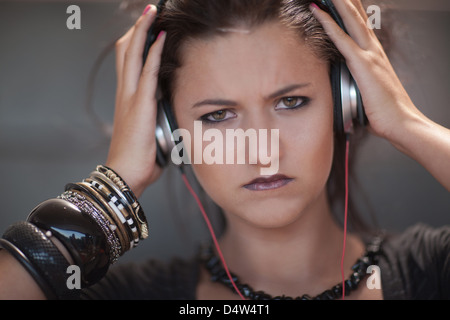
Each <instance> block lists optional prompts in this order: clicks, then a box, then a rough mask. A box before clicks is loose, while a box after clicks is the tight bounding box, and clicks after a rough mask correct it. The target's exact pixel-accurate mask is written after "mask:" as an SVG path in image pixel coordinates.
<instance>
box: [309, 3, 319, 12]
mask: <svg viewBox="0 0 450 320" xmlns="http://www.w3.org/2000/svg"><path fill="white" fill-rule="evenodd" d="M311 7H313V8H314V9H317V10H320V8H319V6H318V5H317V4H315V3H314V2H311Z"/></svg>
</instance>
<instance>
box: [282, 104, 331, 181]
mask: <svg viewBox="0 0 450 320" xmlns="http://www.w3.org/2000/svg"><path fill="white" fill-rule="evenodd" d="M316 107H319V106H316ZM317 109H318V110H317V112H314V113H313V114H311V116H308V118H307V119H306V118H305V119H301V118H300V119H296V120H298V121H296V122H295V123H292V124H290V125H289V126H287V127H286V130H285V131H286V136H285V137H284V139H282V141H284V143H283V148H284V152H283V154H284V156H285V158H286V159H285V161H286V164H287V165H288V166H289V168H290V169H291V170H295V171H296V172H298V173H299V175H301V176H302V177H303V179H304V181H305V182H306V183H309V184H310V185H311V186H312V185H316V186H317V187H318V188H319V187H321V186H323V185H324V184H325V183H326V181H327V179H328V176H329V174H330V170H331V165H332V161H333V152H334V132H333V113H332V103H329V102H327V103H325V104H323V107H320V108H317Z"/></svg>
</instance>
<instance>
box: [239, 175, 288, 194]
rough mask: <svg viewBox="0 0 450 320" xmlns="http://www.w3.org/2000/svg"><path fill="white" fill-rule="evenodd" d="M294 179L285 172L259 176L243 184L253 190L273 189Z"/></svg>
mask: <svg viewBox="0 0 450 320" xmlns="http://www.w3.org/2000/svg"><path fill="white" fill-rule="evenodd" d="M292 180H294V179H293V178H290V177H287V176H285V175H283V174H276V175H273V176H270V177H258V178H256V179H253V180H252V181H250V182H249V183H247V184H245V185H243V187H244V188H246V189H248V190H253V191H264V190H272V189H278V188H281V187H283V186H285V185H286V184H288V183H289V182H291V181H292Z"/></svg>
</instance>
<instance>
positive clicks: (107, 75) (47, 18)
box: [0, 1, 450, 261]
mask: <svg viewBox="0 0 450 320" xmlns="http://www.w3.org/2000/svg"><path fill="white" fill-rule="evenodd" d="M421 2H422V3H423V2H424V1H409V3H410V4H414V5H413V10H406V9H405V8H406V6H405V4H406V3H407V2H406V1H398V2H395V7H396V8H394V10H391V11H390V14H386V15H385V16H384V15H383V17H386V18H387V17H389V18H390V19H393V20H394V22H395V27H389V28H390V30H389V31H392V32H393V34H394V37H395V38H394V41H393V43H394V45H393V47H392V50H393V51H394V52H395V54H394V53H393V60H392V61H393V64H394V66H395V68H396V69H397V70H398V72H399V74H400V76H401V78H402V80H403V82H404V84H405V86H406V88H407V90H408V92H409V93H410V95H411V97H412V98H413V100H414V102H415V103H416V104H417V106H418V107H419V108H420V109H421V111H422V112H424V113H425V114H426V115H427V116H429V117H430V118H431V119H433V120H435V121H437V122H439V123H440V124H442V125H444V126H446V127H450V108H449V101H450V91H449V83H450V65H449V58H448V57H449V56H450V38H449V37H448V32H449V30H450V11H449V6H448V1H447V2H443V1H426V3H427V6H426V7H425V6H423V5H421V4H420V3H421ZM386 3H387V4H388V6H389V5H390V4H391V3H392V2H389V1H386ZM69 4H78V5H79V6H80V8H81V14H82V29H81V30H68V29H67V28H66V19H67V17H68V15H67V14H66V8H67V6H68V5H69ZM141 7H142V8H143V6H141ZM141 7H139V8H140V10H142V8H141ZM399 9H400V11H399ZM383 17H382V18H383ZM132 21H133V20H132V19H130V16H129V15H127V14H124V13H123V12H121V11H120V10H119V3H118V2H115V1H109V2H108V1H101V2H95V1H88V2H87V1H85V2H80V1H53V2H45V1H42V2H36V1H29V2H24V1H20V2H18V1H9V2H5V1H2V2H0V46H1V50H0V68H1V69H0V70H1V72H0V178H1V180H0V198H1V206H0V230H1V231H0V232H3V230H4V229H6V227H7V226H8V225H10V224H11V223H13V222H15V221H18V220H23V219H25V218H26V216H27V214H28V213H29V212H30V210H32V209H33V207H34V206H35V205H37V204H38V203H39V202H41V201H43V200H45V199H48V198H52V197H55V196H57V195H59V194H60V193H61V192H63V188H64V185H65V183H67V182H76V181H81V180H82V179H83V178H85V177H87V176H88V175H89V173H90V171H92V170H93V169H94V168H95V166H96V165H97V164H101V163H104V162H105V160H106V155H107V151H108V144H109V137H108V135H105V134H103V133H102V132H101V131H100V130H99V129H98V126H97V125H96V124H95V122H93V121H92V116H90V115H89V114H88V113H87V112H86V110H85V108H84V104H85V97H86V86H87V80H88V75H89V72H90V70H91V69H92V67H93V64H94V62H95V59H96V57H97V56H98V54H99V53H100V52H101V51H102V49H103V48H104V47H105V46H106V45H107V44H108V43H110V42H111V41H112V40H113V39H114V38H117V37H118V36H120V35H121V34H123V33H124V32H125V31H126V30H127V29H128V26H129V25H130V24H131V23H132ZM382 23H383V22H382ZM382 26H383V27H385V28H388V27H387V26H385V25H382ZM115 81H116V79H115V70H114V53H113V52H111V53H110V54H109V55H108V56H107V57H106V59H105V61H104V63H103V64H102V66H101V69H100V72H99V75H98V77H97V81H96V83H95V96H94V109H95V113H96V114H97V115H98V116H99V117H100V118H101V119H103V120H104V121H105V122H107V123H111V122H112V119H113V109H114V95H115V93H114V91H115ZM357 169H358V173H359V175H360V180H361V182H362V185H363V187H364V190H365V191H366V194H367V197H368V201H369V203H370V204H371V206H372V207H373V209H374V211H375V212H376V216H377V219H378V221H379V224H380V225H381V226H382V227H385V228H388V229H396V230H403V229H404V228H406V227H407V226H409V225H411V224H414V223H416V222H419V221H421V222H425V223H428V224H430V225H433V226H439V225H442V224H448V223H449V222H450V196H449V193H448V192H447V191H446V190H445V189H444V188H443V187H442V186H441V185H439V184H438V183H437V182H436V181H435V180H434V179H433V178H432V177H431V176H430V175H429V174H428V173H427V172H426V171H425V170H424V169H423V168H422V167H421V166H420V165H418V164H417V163H416V162H414V161H413V160H411V159H409V158H408V157H406V156H404V155H402V154H401V153H399V152H398V151H396V150H395V149H394V148H393V147H392V146H391V145H390V144H389V143H388V142H386V141H382V140H380V139H378V138H374V137H371V138H369V140H368V141H367V143H366V144H365V145H364V146H363V150H362V152H361V158H360V161H359V162H358V166H357ZM169 190H171V192H170V194H169ZM186 194H187V193H186V191H185V188H184V185H183V183H182V181H181V179H180V177H179V176H178V173H177V172H174V171H171V172H165V173H164V175H163V177H162V178H161V179H160V180H159V181H158V182H157V183H156V184H155V185H152V186H151V187H150V188H149V189H148V190H147V191H146V192H145V194H144V195H143V197H142V199H141V203H142V205H143V207H144V209H145V212H146V214H147V218H148V220H149V224H150V232H151V237H150V239H149V240H147V241H145V242H143V243H141V245H140V246H139V247H138V248H136V249H134V250H132V251H131V252H129V253H127V254H126V255H125V257H124V258H123V260H122V261H126V260H129V259H144V258H147V257H160V258H163V259H165V258H168V257H171V256H172V255H174V254H178V255H186V254H189V253H191V252H192V250H193V246H192V244H194V243H196V241H198V240H199V239H206V238H207V237H208V236H207V234H206V230H205V227H204V222H203V221H202V219H201V215H200V213H199V212H198V210H196V205H195V203H194V201H193V200H191V199H190V198H188V199H189V200H188V201H187V202H183V203H180V202H178V203H177V201H176V199H178V198H181V197H184V196H185V195H186ZM174 199H175V201H174ZM181 208H183V209H186V211H192V212H191V213H186V212H185V213H183V214H180V213H177V211H180V210H179V209H181Z"/></svg>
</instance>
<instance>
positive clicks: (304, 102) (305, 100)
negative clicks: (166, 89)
mask: <svg viewBox="0 0 450 320" xmlns="http://www.w3.org/2000/svg"><path fill="white" fill-rule="evenodd" d="M285 99H298V100H301V103H299V104H298V105H295V106H294V107H287V108H281V110H290V111H292V110H297V109H299V108H301V107H304V106H306V105H307V104H308V103H309V102H310V99H309V98H308V97H296V96H295V97H283V98H281V99H279V100H278V101H277V103H276V104H275V106H278V105H279V104H280V103H282V102H283V100H285ZM279 110H280V109H279ZM229 111H230V110H228V109H221V110H217V111H214V112H210V113H207V114H205V115H203V116H201V117H200V119H199V120H200V121H202V122H203V123H205V124H211V125H214V124H216V123H220V122H224V121H226V120H227V119H230V118H234V117H229V118H225V119H224V120H209V119H208V117H210V116H212V115H213V114H215V113H218V112H226V113H227V112H229Z"/></svg>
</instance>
